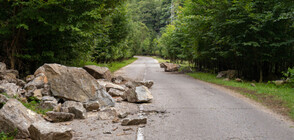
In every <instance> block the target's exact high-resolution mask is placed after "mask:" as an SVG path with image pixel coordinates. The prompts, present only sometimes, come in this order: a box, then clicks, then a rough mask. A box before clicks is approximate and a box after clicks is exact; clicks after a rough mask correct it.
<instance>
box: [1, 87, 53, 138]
mask: <svg viewBox="0 0 294 140" xmlns="http://www.w3.org/2000/svg"><path fill="white" fill-rule="evenodd" d="M0 94H2V95H5V96H6V97H7V98H15V99H17V100H18V101H19V102H21V103H22V104H23V105H24V106H25V107H26V108H27V109H30V110H32V111H34V112H36V113H38V114H42V115H45V114H46V112H48V111H52V109H44V108H42V107H41V105H40V101H39V100H38V99H36V98H35V97H30V98H29V99H28V102H23V101H21V100H20V99H18V98H17V97H9V96H8V95H7V94H6V93H0ZM4 105H5V104H0V109H1V108H2V107H3V106H4ZM0 140H1V139H0Z"/></svg>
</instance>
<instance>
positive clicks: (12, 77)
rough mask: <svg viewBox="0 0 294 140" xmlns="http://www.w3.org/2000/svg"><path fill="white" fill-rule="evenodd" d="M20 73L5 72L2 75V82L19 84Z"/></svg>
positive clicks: (15, 71) (13, 71)
mask: <svg viewBox="0 0 294 140" xmlns="http://www.w3.org/2000/svg"><path fill="white" fill-rule="evenodd" d="M17 77H18V71H17V70H5V71H3V72H1V73H0V80H6V81H8V82H9V83H15V84H16V83H17V80H18V79H17Z"/></svg>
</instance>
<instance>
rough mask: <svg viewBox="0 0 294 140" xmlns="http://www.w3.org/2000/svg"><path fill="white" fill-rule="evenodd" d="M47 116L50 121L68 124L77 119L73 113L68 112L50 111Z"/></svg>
mask: <svg viewBox="0 0 294 140" xmlns="http://www.w3.org/2000/svg"><path fill="white" fill-rule="evenodd" d="M46 115H47V117H48V118H49V121H51V122H66V121H72V120H73V119H74V118H75V115H74V114H73V113H67V112H53V111H48V112H46Z"/></svg>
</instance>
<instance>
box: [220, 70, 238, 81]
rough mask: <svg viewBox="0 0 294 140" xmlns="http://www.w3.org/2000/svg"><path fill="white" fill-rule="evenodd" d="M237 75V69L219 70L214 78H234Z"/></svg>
mask: <svg viewBox="0 0 294 140" xmlns="http://www.w3.org/2000/svg"><path fill="white" fill-rule="evenodd" d="M237 76H238V71H236V70H227V71H221V72H219V73H218V75H217V76H216V78H229V79H234V78H236V77H237Z"/></svg>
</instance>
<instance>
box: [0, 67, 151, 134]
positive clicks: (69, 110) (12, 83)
mask: <svg viewBox="0 0 294 140" xmlns="http://www.w3.org/2000/svg"><path fill="white" fill-rule="evenodd" d="M18 78H19V75H18V72H17V71H16V70H7V69H6V65H5V64H4V63H0V132H2V131H3V132H5V133H10V132H13V131H15V130H17V132H18V133H17V136H16V138H22V139H26V138H31V139H71V138H72V136H73V134H72V131H71V129H70V128H66V127H59V126H57V124H56V123H58V122H66V121H72V120H73V119H85V118H86V117H87V112H89V111H98V112H97V113H98V116H99V117H98V118H99V119H100V120H105V119H110V120H113V122H119V121H120V119H122V118H125V117H126V116H127V114H121V113H118V112H116V111H115V110H113V109H112V107H114V106H115V102H116V101H117V102H121V101H122V100H125V101H128V102H131V103H142V102H151V100H152V99H153V96H152V94H151V92H150V91H149V88H151V87H152V85H153V84H154V83H153V81H151V80H149V81H130V80H126V79H125V78H123V77H121V76H118V77H112V76H111V72H110V71H109V69H108V68H105V67H98V66H85V67H83V68H78V67H67V66H63V65H60V64H44V65H43V66H41V67H39V68H38V69H37V70H36V71H35V73H34V75H29V76H27V77H25V78H24V80H21V79H18ZM17 99H18V100H17ZM114 99H115V100H114ZM32 100H34V101H38V102H39V103H40V106H39V107H40V108H42V109H48V110H53V111H48V112H47V113H46V115H43V116H42V115H39V114H36V113H35V112H33V111H31V110H29V109H27V108H26V107H25V106H24V105H23V104H22V103H21V102H23V103H28V102H30V101H32ZM20 101H21V102H20ZM144 121H145V120H144ZM144 121H143V122H144ZM124 124H127V125H129V124H133V123H129V122H128V123H126V122H125V123H124Z"/></svg>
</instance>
